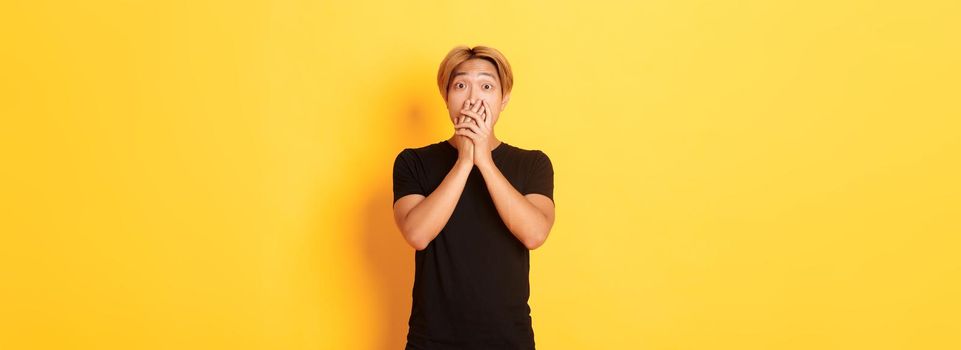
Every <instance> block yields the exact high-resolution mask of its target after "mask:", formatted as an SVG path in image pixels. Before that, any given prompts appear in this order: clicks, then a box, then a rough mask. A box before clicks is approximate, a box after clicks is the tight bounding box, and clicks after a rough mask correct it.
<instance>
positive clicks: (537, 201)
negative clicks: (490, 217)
mask: <svg viewBox="0 0 961 350" xmlns="http://www.w3.org/2000/svg"><path fill="white" fill-rule="evenodd" d="M477 167H478V169H480V172H481V174H483V175H484V182H486V183H487V191H488V192H490V194H491V198H492V199H493V200H494V206H495V207H496V208H497V213H498V214H500V216H501V219H502V220H504V224H506V225H507V228H508V229H510V230H511V233H513V234H514V236H515V237H517V239H518V240H520V241H521V243H523V244H524V246H525V247H527V249H531V250H533V249H537V247H540V246H541V245H542V244H544V241H546V240H547V235H548V234H549V233H550V231H551V227H552V226H553V225H554V201H552V200H551V199H550V198H548V197H547V196H545V195H542V194H537V193H531V194H528V195H526V196H525V195H522V194H521V193H520V192H518V191H517V190H516V189H514V186H512V185H511V183H510V181H508V180H507V178H505V177H504V174H503V173H501V171H500V169H497V166H495V165H494V163H493V162H482V163H480V164H478V166H477Z"/></svg>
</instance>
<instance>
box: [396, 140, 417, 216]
mask: <svg viewBox="0 0 961 350" xmlns="http://www.w3.org/2000/svg"><path fill="white" fill-rule="evenodd" d="M414 161H415V159H414V155H413V151H412V150H411V149H409V148H405V149H404V150H403V151H401V152H400V153H398V154H397V158H395V159H394V203H397V200H398V199H400V198H401V197H403V196H406V195H409V194H422V195H424V190H423V189H422V188H421V186H420V182H419V181H417V176H416V175H415V174H416V172H415V171H414V169H415V167H414V164H415V163H414Z"/></svg>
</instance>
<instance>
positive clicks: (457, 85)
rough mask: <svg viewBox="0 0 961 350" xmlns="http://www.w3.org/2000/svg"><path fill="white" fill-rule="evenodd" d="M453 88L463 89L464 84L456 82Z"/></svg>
mask: <svg viewBox="0 0 961 350" xmlns="http://www.w3.org/2000/svg"><path fill="white" fill-rule="evenodd" d="M454 87H455V88H458V89H463V88H464V83H461V82H456V83H454Z"/></svg>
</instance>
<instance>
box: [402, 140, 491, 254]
mask: <svg viewBox="0 0 961 350" xmlns="http://www.w3.org/2000/svg"><path fill="white" fill-rule="evenodd" d="M473 167H474V164H473V161H472V160H471V159H462V158H458V159H457V162H456V163H455V164H454V167H453V168H451V170H450V172H448V173H447V176H445V177H444V180H443V181H441V183H440V185H438V186H437V189H436V190H434V192H431V194H430V195H428V196H427V197H424V196H423V195H420V194H409V195H406V196H404V197H401V198H400V199H398V200H397V203H394V221H395V222H396V223H397V227H398V228H400V232H401V234H403V235H404V239H405V240H407V243H408V244H410V245H411V246H412V247H414V249H417V250H423V249H424V248H427V245H428V244H429V243H430V242H431V241H433V240H434V238H436V237H437V235H438V234H440V231H441V229H443V228H444V226H445V225H447V220H449V219H450V216H451V214H453V213H454V207H456V206H457V201H458V200H459V199H460V195H461V193H462V192H463V191H464V185H465V184H466V183H467V176H468V175H470V171H471V169H472V168H473Z"/></svg>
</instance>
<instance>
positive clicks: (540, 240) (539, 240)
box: [522, 232, 547, 250]
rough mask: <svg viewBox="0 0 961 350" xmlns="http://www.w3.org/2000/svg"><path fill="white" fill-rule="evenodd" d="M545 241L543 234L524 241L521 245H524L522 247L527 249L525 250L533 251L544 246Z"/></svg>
mask: <svg viewBox="0 0 961 350" xmlns="http://www.w3.org/2000/svg"><path fill="white" fill-rule="evenodd" d="M546 241H547V233H546V232H545V233H544V234H542V235H538V236H537V237H534V238H530V239H527V240H524V242H522V243H524V246H525V247H527V250H534V249H537V248H539V247H540V246H542V245H544V242H546Z"/></svg>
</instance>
